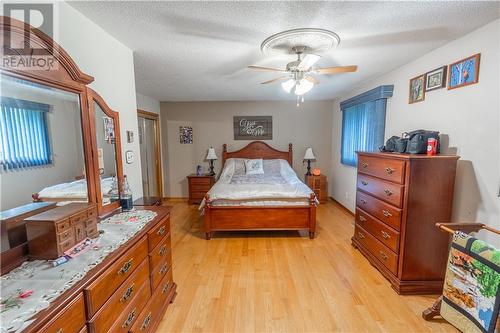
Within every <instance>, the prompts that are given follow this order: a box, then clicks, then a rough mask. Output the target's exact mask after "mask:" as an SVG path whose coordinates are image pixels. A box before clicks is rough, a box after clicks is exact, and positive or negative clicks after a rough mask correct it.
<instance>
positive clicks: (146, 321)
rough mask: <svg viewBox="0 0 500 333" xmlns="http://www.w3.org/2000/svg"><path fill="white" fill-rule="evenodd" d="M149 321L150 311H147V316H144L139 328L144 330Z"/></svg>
mask: <svg viewBox="0 0 500 333" xmlns="http://www.w3.org/2000/svg"><path fill="white" fill-rule="evenodd" d="M150 322H151V312H150V313H148V315H147V317H146V318H144V321H143V322H142V325H141V328H140V330H141V331H144V330H145V329H146V327H148V326H149V323H150Z"/></svg>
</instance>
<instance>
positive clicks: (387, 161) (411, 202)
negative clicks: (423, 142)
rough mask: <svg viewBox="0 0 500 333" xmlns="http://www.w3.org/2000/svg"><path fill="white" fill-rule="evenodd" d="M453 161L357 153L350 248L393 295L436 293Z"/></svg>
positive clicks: (444, 253) (440, 285) (444, 248)
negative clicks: (388, 285) (441, 225)
mask: <svg viewBox="0 0 500 333" xmlns="http://www.w3.org/2000/svg"><path fill="white" fill-rule="evenodd" d="M458 159H459V156H444V155H438V156H427V155H408V154H396V153H366V152H358V181H357V192H356V215H355V230H354V236H353V237H352V239H351V240H352V245H353V246H354V247H355V248H358V249H359V250H360V251H361V253H362V254H363V255H364V256H365V257H366V258H367V259H368V260H369V261H370V263H371V264H373V265H374V266H375V267H376V268H377V269H378V270H379V271H380V272H381V273H382V274H383V275H384V276H385V277H386V278H387V279H388V280H389V281H390V283H391V285H392V287H393V289H394V290H396V292H397V293H399V294H434V293H435V294H438V293H441V291H442V289H443V279H444V273H445V268H446V258H447V254H448V237H447V235H446V234H445V233H442V232H439V230H438V229H437V228H436V227H435V223H437V222H450V219H451V209H452V201H453V189H454V184H455V172H456V167H457V160H458Z"/></svg>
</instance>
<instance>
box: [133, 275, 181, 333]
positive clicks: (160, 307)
mask: <svg viewBox="0 0 500 333" xmlns="http://www.w3.org/2000/svg"><path fill="white" fill-rule="evenodd" d="M172 286H173V280H172V270H171V269H170V270H169V271H168V273H167V275H166V276H165V277H164V278H163V280H161V282H160V288H158V289H156V291H155V292H154V293H153V295H152V296H151V299H150V300H149V302H148V304H147V305H146V307H145V308H144V310H143V311H142V312H141V314H140V315H139V317H137V321H136V322H135V324H134V325H133V326H132V329H131V330H130V332H132V333H138V332H140V333H143V332H154V329H155V328H156V326H157V325H158V323H159V321H160V320H161V319H162V318H163V313H164V312H165V308H166V307H167V306H168V304H169V299H168V297H169V295H170V290H171V289H172Z"/></svg>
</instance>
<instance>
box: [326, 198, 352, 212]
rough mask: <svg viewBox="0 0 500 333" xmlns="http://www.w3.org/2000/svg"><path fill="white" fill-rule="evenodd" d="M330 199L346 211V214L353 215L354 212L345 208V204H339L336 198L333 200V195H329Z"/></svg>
mask: <svg viewBox="0 0 500 333" xmlns="http://www.w3.org/2000/svg"><path fill="white" fill-rule="evenodd" d="M329 198H330V200H332V201H333V202H334V203H335V204H336V205H338V206H339V207H340V208H341V209H342V210H343V211H344V212H346V213H347V214H349V215H351V216H354V213H353V212H351V210H350V209H349V208H347V207H346V206H344V205H343V204H341V203H340V202H338V201H337V200H335V199H334V198H333V197H329Z"/></svg>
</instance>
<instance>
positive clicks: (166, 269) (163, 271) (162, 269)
mask: <svg viewBox="0 0 500 333" xmlns="http://www.w3.org/2000/svg"><path fill="white" fill-rule="evenodd" d="M167 271H168V264H165V265H163V266H162V268H161V269H160V275H163V274H165V273H166V272H167Z"/></svg>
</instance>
